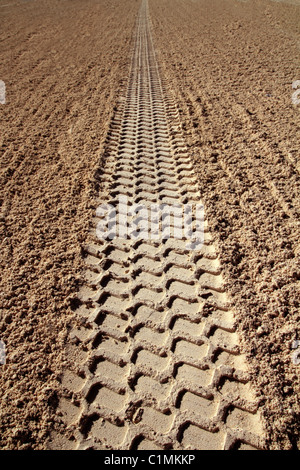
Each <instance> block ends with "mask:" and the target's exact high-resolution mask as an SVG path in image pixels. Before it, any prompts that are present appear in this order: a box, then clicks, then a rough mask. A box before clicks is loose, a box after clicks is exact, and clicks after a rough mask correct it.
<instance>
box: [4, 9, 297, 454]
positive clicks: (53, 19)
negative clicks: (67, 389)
mask: <svg viewBox="0 0 300 470" xmlns="http://www.w3.org/2000/svg"><path fill="white" fill-rule="evenodd" d="M293 3H295V2H293ZM208 4H209V6H208ZM149 6H150V14H151V19H152V24H153V37H154V42H155V47H156V49H157V51H158V53H159V61H160V66H161V69H162V74H163V77H164V78H165V79H166V83H167V84H168V87H169V93H170V95H172V97H173V98H174V100H175V102H176V103H177V104H178V108H179V111H180V117H181V125H182V130H183V136H184V139H185V141H186V143H187V144H188V146H189V150H190V154H191V155H192V156H193V160H194V163H195V168H196V170H197V173H198V176H199V177H198V184H199V188H200V190H201V196H202V198H203V200H204V202H205V205H206V211H207V213H208V218H209V221H210V226H211V231H212V234H213V236H214V237H215V238H216V239H217V241H218V246H219V250H220V258H221V261H222V265H223V268H224V270H225V278H226V281H227V291H228V292H229V293H230V294H231V296H232V299H233V302H234V305H235V311H236V314H237V320H238V325H239V332H240V337H241V338H242V342H243V349H244V352H245V353H246V354H247V356H248V359H249V360H250V364H251V373H252V376H253V382H254V383H255V384H256V392H257V394H258V396H259V399H260V408H261V411H262V412H263V414H264V416H265V418H266V422H267V425H268V429H267V431H268V445H269V447H270V448H285V449H290V448H292V447H293V448H296V447H297V442H299V435H298V419H299V410H300V406H299V365H296V364H293V362H292V350H291V346H292V342H293V340H296V339H299V279H300V274H299V273H300V271H299V269H300V267H299V165H300V161H299V127H300V119H299V109H300V108H299V106H298V107H297V106H295V105H293V104H292V102H291V95H292V91H293V90H292V87H291V84H292V82H293V81H294V80H296V79H300V75H299V50H300V49H299V47H300V31H299V28H300V26H299V25H300V7H298V6H297V5H295V4H293V5H290V4H289V3H279V2H269V1H266V0H262V1H250V0H249V1H247V2H240V1H234V0H211V1H210V2H206V1H204V0H196V1H192V0H184V1H182V0H181V1H180V0H174V1H172V2H171V0H150V1H149ZM138 9H139V2H138V1H130V0H125V1H122V2H120V1H119V0H113V1H104V0H99V1H96V0H88V1H85V2H82V1H80V0H75V1H70V0H66V1H64V2H59V1H55V0H53V1H51V2H46V1H42V0H41V1H32V2H26V3H25V2H15V3H13V2H12V3H11V4H9V2H8V1H7V0H2V1H1V2H0V15H1V20H2V21H1V30H0V40H1V58H0V79H1V80H3V81H4V82H5V83H6V87H7V102H6V104H5V105H0V106H1V108H0V113H1V123H0V146H1V167H0V168H1V170H0V179H1V185H0V191H1V196H0V199H1V215H0V230H1V232H0V233H1V235H0V236H1V239H0V243H1V254H2V256H1V298H0V302H1V304H0V307H1V323H0V339H1V340H3V341H5V343H6V345H7V364H6V365H5V366H0V367H1V381H0V387H1V390H2V393H1V411H0V416H1V422H0V433H1V443H0V445H1V448H3V449H43V448H45V445H46V444H45V442H46V438H47V437H48V436H49V433H50V431H51V429H52V428H53V427H55V425H56V421H58V417H57V414H56V408H57V405H58V403H59V393H60V392H59V390H60V377H61V373H62V371H63V369H64V352H65V347H66V345H67V343H68V341H69V339H68V331H69V329H70V326H71V323H72V319H73V315H74V314H73V310H74V308H75V306H76V305H75V302H74V299H75V298H76V292H77V290H78V287H79V285H80V284H81V282H82V281H81V279H82V271H83V269H84V262H83V254H82V246H83V244H84V242H85V241H86V239H87V237H88V229H89V225H90V222H91V220H92V218H93V215H94V210H95V199H94V198H95V197H96V196H97V194H96V189H97V182H95V180H94V175H95V171H96V170H99V161H100V155H101V150H102V149H103V142H104V138H105V136H106V132H107V130H108V126H109V123H110V120H111V117H112V115H113V113H114V108H115V106H116V103H117V101H118V97H119V96H120V90H121V89H122V88H123V87H124V86H125V85H126V82H127V77H128V70H129V64H130V44H132V38H133V29H134V24H135V18H136V14H137V12H138ZM98 173H99V171H98ZM100 173H101V168H100Z"/></svg>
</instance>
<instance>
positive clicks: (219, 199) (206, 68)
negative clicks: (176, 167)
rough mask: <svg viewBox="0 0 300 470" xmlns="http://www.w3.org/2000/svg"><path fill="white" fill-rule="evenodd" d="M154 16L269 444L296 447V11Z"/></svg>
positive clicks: (197, 4)
mask: <svg viewBox="0 0 300 470" xmlns="http://www.w3.org/2000/svg"><path fill="white" fill-rule="evenodd" d="M294 3H295V2H294ZM298 4H299V2H298ZM150 11H151V14H152V21H153V25H154V31H155V33H156V35H155V37H156V42H155V44H156V47H157V49H158V50H159V53H160V54H159V58H160V63H161V64H162V68H163V71H164V76H165V78H166V81H167V83H168V84H169V88H170V92H172V94H173V96H174V99H175V101H176V102H177V103H178V105H179V111H180V113H181V119H182V123H183V126H182V127H183V131H184V138H185V139H186V141H187V142H188V148H189V152H190V154H191V155H193V160H194V162H195V166H196V168H197V174H198V182H199V185H200V190H201V195H202V197H203V200H204V203H205V207H206V211H207V216H208V219H209V221H210V223H211V230H212V233H213V235H214V236H216V238H217V240H218V246H219V248H220V257H221V261H222V265H223V268H224V270H225V272H226V275H225V277H226V283H227V285H228V289H229V291H230V293H231V295H232V298H233V302H234V304H235V308H236V311H237V312H238V319H239V330H240V331H241V337H242V338H243V343H244V348H245V352H246V353H247V356H248V358H250V363H251V365H252V374H253V380H254V382H255V383H256V385H257V389H258V392H259V394H260V399H261V403H262V405H263V410H264V414H265V417H266V422H267V425H268V427H269V432H270V445H271V446H272V447H275V448H276V446H286V448H289V447H290V446H297V444H296V442H297V439H299V437H297V435H298V434H297V433H298V428H299V424H298V423H299V421H298V420H299V411H300V408H299V390H300V388H299V366H298V365H295V364H294V363H293V361H292V359H291V357H292V351H293V349H292V345H293V341H294V340H295V339H297V338H298V337H299V293H300V290H299V279H300V271H299V269H300V265H299V235H300V234H299V205H300V197H299V196H300V193H299V170H300V160H299V131H300V108H299V105H298V107H297V106H295V105H293V104H292V100H291V95H292V92H293V89H292V86H291V85H292V83H293V82H294V81H295V80H297V79H299V73H300V70H299V63H300V60H299V59H300V42H299V41H300V6H296V5H289V4H286V3H281V2H280V3H278V2H267V1H248V2H236V1H215V0H212V1H211V2H209V5H208V2H205V1H201V0H199V1H186V2H182V1H180V0H178V1H177V0H175V1H174V2H173V3H172V9H170V7H169V2H168V1H167V0H165V1H164V0H162V1H156V0H153V2H151V9H150Z"/></svg>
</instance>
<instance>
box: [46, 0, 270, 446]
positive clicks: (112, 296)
mask: <svg viewBox="0 0 300 470" xmlns="http://www.w3.org/2000/svg"><path fill="white" fill-rule="evenodd" d="M177 118H178V116H177V111H176V107H175V104H174V103H173V102H172V101H171V100H170V99H169V98H168V96H166V94H165V91H164V86H163V82H162V81H161V79H160V75H159V70H158V64H157V61H156V58H155V51H154V47H153V43H152V37H151V31H150V27H149V20H148V6H147V2H146V1H145V0H143V2H142V6H141V9H140V12H139V17H138V21H137V28H136V38H135V46H134V51H133V57H132V67H131V71H130V76H129V82H128V89H127V95H126V99H124V100H123V105H122V106H121V108H120V109H119V110H118V111H117V112H116V114H115V116H114V118H113V121H112V123H111V127H110V131H109V133H108V137H107V141H106V146H105V151H104V157H105V168H104V175H103V177H102V191H101V194H100V200H101V201H102V202H104V201H105V202H108V203H109V204H111V205H116V203H117V198H118V197H119V196H120V195H122V196H124V197H125V196H126V197H127V198H128V200H129V201H130V204H144V205H146V206H147V207H148V206H149V205H150V204H151V203H158V204H175V203H176V204H178V203H180V204H185V203H187V202H189V203H199V202H201V198H200V194H199V193H198V191H197V182H196V178H195V175H194V173H193V168H192V164H191V161H190V158H189V155H188V153H187V149H186V147H185V145H184V142H183V140H182V138H181V136H180V133H179V132H178V129H179V121H178V126H174V122H175V121H176V119H177ZM169 119H172V123H173V124H172V126H171V125H170V123H169ZM98 221H99V220H98V219H97V217H96V218H95V225H96V226H97V223H98ZM86 264H87V271H86V275H85V285H84V287H83V288H82V289H81V290H80V292H79V295H78V299H77V301H76V305H75V306H76V307H77V308H76V313H77V318H78V325H79V326H78V329H74V330H73V331H72V333H71V340H72V344H70V346H69V352H68V354H69V358H70V357H74V364H75V365H74V367H73V368H71V369H72V370H71V369H70V370H67V371H66V372H65V374H64V377H63V380H62V385H63V388H64V397H63V398H62V400H61V403H60V413H61V416H62V423H63V424H64V426H65V428H64V435H60V434H56V435H53V436H52V440H51V442H50V443H49V447H50V448H79V449H91V448H93V449H127V450H128V449H233V448H234V449H238V448H241V449H243V448H263V447H264V438H263V429H262V424H261V420H260V416H259V413H258V411H257V404H256V403H255V399H254V396H253V394H252V392H251V386H250V383H249V377H248V374H247V369H246V363H245V360H244V358H243V356H242V355H241V354H240V351H239V340H238V336H237V333H236V331H235V322H234V316H233V311H232V306H231V305H230V302H229V298H228V296H227V294H226V292H225V289H224V282H223V279H222V274H221V267H220V263H219V260H218V255H217V252H216V249H215V247H214V244H213V240H212V237H211V235H210V233H209V230H208V228H207V224H206V225H205V236H204V244H203V246H202V248H201V250H197V251H196V250H194V251H193V250H187V248H186V241H184V240H178V239H172V238H169V239H165V240H155V241H153V240H145V239H139V238H138V237H137V239H130V240H124V239H119V238H114V239H112V240H108V241H104V240H103V241H100V240H98V239H97V240H96V241H95V243H94V244H93V245H89V246H88V247H87V248H86ZM75 358H76V360H75Z"/></svg>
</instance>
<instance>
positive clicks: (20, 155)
mask: <svg viewBox="0 0 300 470" xmlns="http://www.w3.org/2000/svg"><path fill="white" fill-rule="evenodd" d="M7 3H9V2H7V1H6V0H5V1H2V2H1V4H0V6H2V5H3V7H2V8H0V10H1V13H0V14H1V25H0V28H1V30H0V40H1V58H0V70H1V72H0V76H1V80H3V81H4V82H5V83H6V91H7V93H6V104H5V105H2V106H1V108H0V113H1V124H0V129H1V130H0V146H1V169H0V180H1V184H0V191H1V196H0V199H1V215H0V217H1V218H0V234H1V235H0V237H1V288H0V289H1V300H0V306H1V327H0V331H1V333H0V337H1V339H2V340H3V341H5V343H6V347H7V364H6V366H5V367H3V366H1V385H0V387H1V411H0V413H1V427H0V434H1V444H0V445H1V447H2V448H10V449H12V448H18V449H27V448H43V446H44V441H45V437H46V435H47V433H48V431H49V429H50V428H51V427H52V424H53V411H54V408H55V406H56V405H57V389H58V385H59V382H58V377H59V374H60V373H61V369H62V366H63V356H62V352H63V346H64V341H65V337H66V333H67V328H68V323H69V318H70V317H71V316H72V302H71V300H70V299H71V298H72V293H73V292H75V291H76V288H77V285H78V281H79V278H80V272H81V265H82V256H81V242H82V240H83V239H84V238H85V233H86V232H87V230H88V228H89V221H90V220H91V218H92V214H93V207H91V205H92V203H91V197H90V193H91V191H92V190H93V183H92V180H93V174H94V170H93V169H94V168H96V167H97V166H98V161H99V158H100V155H99V149H100V147H101V142H102V141H103V139H104V137H105V134H106V131H107V126H108V124H109V120H110V116H111V114H112V113H113V108H114V106H115V103H116V99H117V95H118V91H119V89H120V86H121V85H122V83H123V81H125V82H126V79H127V73H128V63H129V61H130V57H129V45H130V41H131V38H132V30H133V27H134V22H135V14H136V11H137V5H138V4H137V2H132V1H125V2H119V1H114V0H113V1H111V0H110V1H97V0H88V1H84V2H82V1H77V0H75V1H74V0H73V1H69V0H66V1H63V2H61V1H51V2H48V1H35V2H26V3H25V2H16V3H14V4H12V6H4V4H7ZM12 3H13V2H12Z"/></svg>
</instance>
